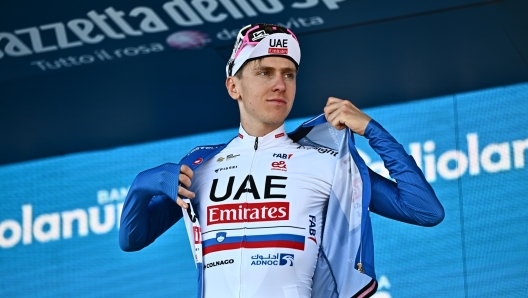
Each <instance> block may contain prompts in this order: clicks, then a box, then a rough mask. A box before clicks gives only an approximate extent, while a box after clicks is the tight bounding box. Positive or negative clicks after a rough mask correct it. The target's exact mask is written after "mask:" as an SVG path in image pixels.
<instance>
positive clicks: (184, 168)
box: [180, 165, 194, 179]
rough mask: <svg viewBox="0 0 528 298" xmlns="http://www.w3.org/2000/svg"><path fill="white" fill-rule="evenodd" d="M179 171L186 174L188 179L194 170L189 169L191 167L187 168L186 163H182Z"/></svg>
mask: <svg viewBox="0 0 528 298" xmlns="http://www.w3.org/2000/svg"><path fill="white" fill-rule="evenodd" d="M180 173H182V174H184V175H186V176H187V177H189V178H190V179H192V177H193V175H194V172H193V170H191V168H189V167H188V166H187V165H182V166H181V168H180Z"/></svg>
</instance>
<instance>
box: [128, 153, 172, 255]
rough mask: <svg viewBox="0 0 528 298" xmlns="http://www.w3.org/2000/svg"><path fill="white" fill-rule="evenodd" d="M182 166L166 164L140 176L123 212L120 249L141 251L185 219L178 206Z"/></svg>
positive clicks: (133, 186) (131, 190)
mask: <svg viewBox="0 0 528 298" xmlns="http://www.w3.org/2000/svg"><path fill="white" fill-rule="evenodd" d="M180 167H181V165H178V164H173V163H166V164H163V165H161V166H158V167H155V168H152V169H149V170H146V171H143V172H141V173H139V174H138V175H137V177H136V178H135V179H134V182H133V183H132V185H131V187H130V190H129V192H128V195H127V198H126V200H125V203H124V205H123V211H122V213H121V222H120V228H119V246H120V247H121V249H122V250H124V251H137V250H140V249H142V248H144V247H146V246H148V245H149V244H150V243H152V242H154V240H155V239H156V238H157V237H159V236H160V235H161V234H163V233H164V232H165V231H166V230H168V229H169V228H170V227H171V226H172V225H174V224H175V223H176V222H177V221H178V220H179V219H180V218H181V217H182V211H181V208H180V207H179V206H178V205H177V204H176V202H175V199H176V196H177V194H178V183H179V174H180Z"/></svg>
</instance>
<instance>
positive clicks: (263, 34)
mask: <svg viewBox="0 0 528 298" xmlns="http://www.w3.org/2000/svg"><path fill="white" fill-rule="evenodd" d="M268 35H269V34H268V33H266V31H264V30H259V31H257V32H254V33H253V38H252V41H256V40H259V39H263V38H264V37H266V36H268Z"/></svg>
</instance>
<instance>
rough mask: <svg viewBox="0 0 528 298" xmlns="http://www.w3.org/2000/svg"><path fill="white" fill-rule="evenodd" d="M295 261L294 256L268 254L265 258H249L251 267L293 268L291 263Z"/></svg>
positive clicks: (260, 256)
mask: <svg viewBox="0 0 528 298" xmlns="http://www.w3.org/2000/svg"><path fill="white" fill-rule="evenodd" d="M294 259H295V255H294V254H285V253H278V254H273V255H272V254H268V255H267V256H264V255H260V254H256V255H253V256H251V266H255V265H261V266H288V267H292V266H293V261H294Z"/></svg>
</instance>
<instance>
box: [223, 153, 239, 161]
mask: <svg viewBox="0 0 528 298" xmlns="http://www.w3.org/2000/svg"><path fill="white" fill-rule="evenodd" d="M237 156H240V154H237V155H234V154H229V155H228V156H227V157H226V159H227V160H230V159H233V158H236V157H237Z"/></svg>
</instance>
